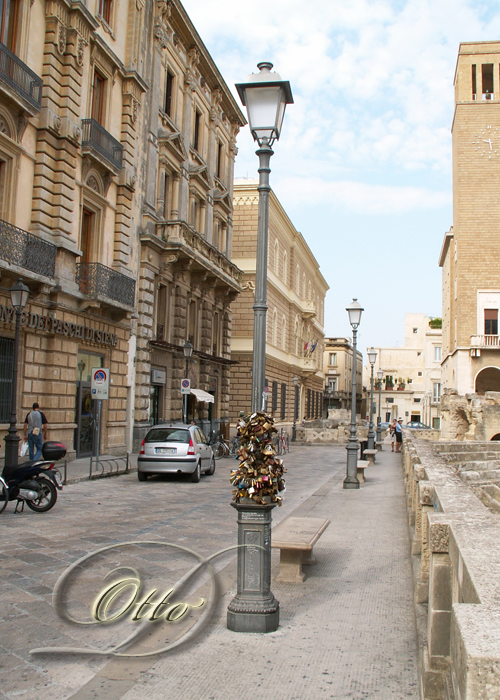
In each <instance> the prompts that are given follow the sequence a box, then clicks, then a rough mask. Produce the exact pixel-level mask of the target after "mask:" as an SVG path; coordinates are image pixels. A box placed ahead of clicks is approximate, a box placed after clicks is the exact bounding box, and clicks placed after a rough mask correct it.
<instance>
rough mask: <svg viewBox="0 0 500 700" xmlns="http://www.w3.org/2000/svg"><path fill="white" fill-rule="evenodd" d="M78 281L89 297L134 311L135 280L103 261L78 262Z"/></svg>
mask: <svg viewBox="0 0 500 700" xmlns="http://www.w3.org/2000/svg"><path fill="white" fill-rule="evenodd" d="M76 281H77V284H78V286H79V288H80V291H81V293H82V294H84V295H85V296H86V297H87V298H90V299H96V300H98V301H103V302H107V303H110V302H111V305H112V306H119V307H121V308H125V310H127V311H132V310H133V308H134V302H135V280H133V279H132V278H131V277H127V276H126V275H122V273H121V272H117V271H116V270H112V269H111V268H110V267H106V265H101V263H77V264H76Z"/></svg>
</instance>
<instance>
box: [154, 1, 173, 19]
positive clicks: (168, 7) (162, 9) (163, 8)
mask: <svg viewBox="0 0 500 700" xmlns="http://www.w3.org/2000/svg"><path fill="white" fill-rule="evenodd" d="M156 6H157V7H158V16H159V17H161V20H162V22H165V20H168V19H169V18H170V15H171V14H172V3H171V2H170V0H156Z"/></svg>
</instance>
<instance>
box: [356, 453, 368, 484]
mask: <svg viewBox="0 0 500 700" xmlns="http://www.w3.org/2000/svg"><path fill="white" fill-rule="evenodd" d="M369 466H370V462H369V461H368V460H367V459H358V473H357V476H358V480H359V483H360V484H364V483H365V481H366V479H365V469H366V467H369Z"/></svg>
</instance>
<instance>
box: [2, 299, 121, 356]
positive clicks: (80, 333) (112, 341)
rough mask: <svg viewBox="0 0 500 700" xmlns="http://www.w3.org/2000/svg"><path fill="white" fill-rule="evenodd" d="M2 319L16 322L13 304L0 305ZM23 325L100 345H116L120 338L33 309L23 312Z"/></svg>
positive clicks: (7, 321)
mask: <svg viewBox="0 0 500 700" xmlns="http://www.w3.org/2000/svg"><path fill="white" fill-rule="evenodd" d="M0 321H4V322H5V323H15V322H16V314H15V311H14V309H13V307H12V306H0ZM21 326H24V327H25V328H30V329H31V330H34V331H47V333H55V334H56V335H65V336H68V337H69V338H80V339H81V340H88V341H89V342H91V343H99V344H100V345H112V346H113V347H115V346H116V345H117V344H118V338H117V336H116V335H115V334H114V333H106V332H105V331H101V330H98V329H96V328H92V327H89V326H82V325H80V324H78V323H69V322H68V321H61V320H60V319H58V318H56V317H55V316H43V315H42V314H33V313H31V311H23V312H22V313H21Z"/></svg>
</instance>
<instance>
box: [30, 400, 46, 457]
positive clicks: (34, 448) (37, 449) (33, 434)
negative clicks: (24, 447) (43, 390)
mask: <svg viewBox="0 0 500 700" xmlns="http://www.w3.org/2000/svg"><path fill="white" fill-rule="evenodd" d="M26 437H27V438H28V449H29V458H30V460H32V461H35V460H37V459H40V457H41V455H42V445H43V441H44V440H46V439H47V418H46V417H45V414H44V413H42V411H40V406H39V405H38V404H37V403H36V401H35V403H34V404H33V410H32V411H30V412H29V413H27V414H26V418H25V419H24V439H25V440H26Z"/></svg>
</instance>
